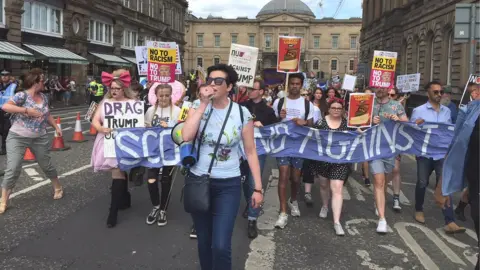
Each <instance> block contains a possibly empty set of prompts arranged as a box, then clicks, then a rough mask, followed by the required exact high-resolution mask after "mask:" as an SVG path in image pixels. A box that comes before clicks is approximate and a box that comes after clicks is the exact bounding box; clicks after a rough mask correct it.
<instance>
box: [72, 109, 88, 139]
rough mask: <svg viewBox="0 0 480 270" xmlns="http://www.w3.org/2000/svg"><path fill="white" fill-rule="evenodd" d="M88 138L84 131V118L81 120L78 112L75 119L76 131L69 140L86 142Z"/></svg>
mask: <svg viewBox="0 0 480 270" xmlns="http://www.w3.org/2000/svg"><path fill="white" fill-rule="evenodd" d="M86 141H87V140H86V139H85V137H84V136H83V132H82V120H80V113H77V120H76V121H75V131H74V132H73V138H72V139H71V140H69V142H77V143H81V142H86Z"/></svg>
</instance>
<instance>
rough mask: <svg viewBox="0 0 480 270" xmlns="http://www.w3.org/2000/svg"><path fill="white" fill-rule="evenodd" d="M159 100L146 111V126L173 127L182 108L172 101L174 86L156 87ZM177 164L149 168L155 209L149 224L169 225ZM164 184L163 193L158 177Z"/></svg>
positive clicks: (151, 213) (149, 184)
mask: <svg viewBox="0 0 480 270" xmlns="http://www.w3.org/2000/svg"><path fill="white" fill-rule="evenodd" d="M155 96H156V97H157V101H156V102H155V106H152V107H150V108H149V109H148V110H147V112H146V113H145V126H146V127H164V128H168V127H173V126H175V124H176V123H177V122H178V121H177V120H178V116H179V115H180V108H179V107H177V106H175V105H173V103H172V86H171V85H169V84H160V85H158V86H157V87H156V88H155ZM174 168H175V166H165V164H164V166H163V167H162V168H161V173H160V168H150V169H148V193H150V201H151V202H152V205H153V209H152V211H151V212H150V214H148V216H147V220H146V222H147V224H148V225H152V224H153V223H155V221H156V222H157V225H158V226H165V225H167V212H166V211H167V207H168V201H169V199H170V192H171V188H172V174H173V169H174ZM159 174H160V175H161V176H160V179H161V180H160V182H161V184H162V193H161V194H160V193H159V192H158V179H159Z"/></svg>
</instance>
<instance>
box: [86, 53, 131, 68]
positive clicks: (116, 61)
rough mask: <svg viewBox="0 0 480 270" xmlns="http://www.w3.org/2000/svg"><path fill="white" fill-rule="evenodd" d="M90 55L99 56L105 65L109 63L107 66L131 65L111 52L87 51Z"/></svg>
mask: <svg viewBox="0 0 480 270" xmlns="http://www.w3.org/2000/svg"><path fill="white" fill-rule="evenodd" d="M89 53H90V54H91V55H93V56H95V57H97V58H99V59H100V60H102V61H103V62H104V64H105V65H109V66H122V67H124V66H128V67H129V66H131V65H132V63H130V62H128V61H126V60H124V59H122V58H120V57H118V56H116V55H112V54H103V53H92V52H89Z"/></svg>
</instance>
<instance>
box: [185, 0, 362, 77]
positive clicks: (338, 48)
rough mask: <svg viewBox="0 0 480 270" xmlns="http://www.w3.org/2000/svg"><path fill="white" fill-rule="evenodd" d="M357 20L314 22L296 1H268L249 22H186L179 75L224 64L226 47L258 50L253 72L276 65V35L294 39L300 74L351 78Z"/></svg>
mask: <svg viewBox="0 0 480 270" xmlns="http://www.w3.org/2000/svg"><path fill="white" fill-rule="evenodd" d="M360 28H361V19H360V18H351V19H346V20H336V19H333V18H323V19H316V18H315V15H314V14H313V12H312V11H311V10H310V8H309V7H308V6H307V5H306V4H305V3H303V2H302V1H300V0H272V1H270V2H268V3H267V4H266V5H265V6H264V7H263V8H262V9H261V10H260V11H259V12H258V14H257V16H256V18H255V19H252V18H247V17H238V18H236V19H225V18H222V17H213V16H208V17H207V18H196V17H194V16H192V15H190V16H187V19H186V22H185V41H186V42H187V44H186V47H185V59H184V62H185V68H186V69H185V70H191V69H194V68H196V67H197V66H202V67H204V68H206V67H208V66H210V65H213V64H214V63H220V62H222V63H227V62H228V53H229V50H230V45H231V43H238V44H243V45H247V46H253V47H258V48H259V57H258V63H257V64H258V65H257V72H259V71H261V70H262V69H263V68H272V67H273V68H274V67H276V63H277V47H278V36H279V35H290V36H300V37H302V38H303V41H302V43H303V44H302V53H301V61H302V63H303V70H304V71H313V72H315V73H316V74H317V75H320V74H321V72H324V76H325V77H326V78H329V77H330V74H332V73H333V74H337V73H338V74H344V73H354V72H355V71H356V66H357V65H356V59H357V55H358V52H359V50H358V49H359V43H358V40H359V36H360Z"/></svg>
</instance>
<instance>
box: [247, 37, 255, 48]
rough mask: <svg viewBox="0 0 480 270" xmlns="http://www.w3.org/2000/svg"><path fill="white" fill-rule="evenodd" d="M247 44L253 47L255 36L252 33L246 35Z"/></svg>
mask: <svg viewBox="0 0 480 270" xmlns="http://www.w3.org/2000/svg"><path fill="white" fill-rule="evenodd" d="M248 46H251V47H255V36H254V35H250V36H248Z"/></svg>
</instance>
